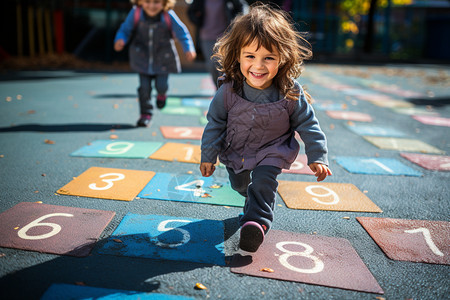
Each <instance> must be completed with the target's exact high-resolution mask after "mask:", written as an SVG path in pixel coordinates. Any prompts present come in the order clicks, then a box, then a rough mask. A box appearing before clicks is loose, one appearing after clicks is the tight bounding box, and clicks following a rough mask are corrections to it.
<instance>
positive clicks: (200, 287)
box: [195, 282, 208, 290]
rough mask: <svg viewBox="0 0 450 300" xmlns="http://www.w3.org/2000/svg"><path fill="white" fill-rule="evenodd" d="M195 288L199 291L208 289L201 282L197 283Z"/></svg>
mask: <svg viewBox="0 0 450 300" xmlns="http://www.w3.org/2000/svg"><path fill="white" fill-rule="evenodd" d="M195 288H196V289H197V290H206V289H208V288H207V287H206V286H204V285H203V284H201V283H199V282H197V283H196V284H195Z"/></svg>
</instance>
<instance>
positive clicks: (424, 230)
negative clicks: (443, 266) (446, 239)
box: [405, 227, 444, 256]
mask: <svg viewBox="0 0 450 300" xmlns="http://www.w3.org/2000/svg"><path fill="white" fill-rule="evenodd" d="M405 232H406V233H422V234H423V237H424V239H425V242H426V243H427V245H428V247H430V249H431V251H433V253H434V254H436V255H438V256H444V253H442V252H441V250H439V249H438V247H436V244H435V243H434V242H433V240H432V239H431V234H430V231H429V230H428V229H427V228H424V227H420V228H417V229H411V230H405Z"/></svg>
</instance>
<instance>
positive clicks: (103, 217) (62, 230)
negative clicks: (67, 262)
mask: <svg viewBox="0 0 450 300" xmlns="http://www.w3.org/2000/svg"><path fill="white" fill-rule="evenodd" d="M115 214H116V213H115V212H113V211H104V210H95V209H84V208H76V207H65V206H56V205H48V204H40V203H32V202H22V203H19V204H17V205H16V206H14V207H12V208H10V209H8V210H7V211H5V212H3V213H1V214H0V247H6V248H16V249H24V250H31V251H38V252H45V253H53V254H62V255H71V256H80V257H81V256H87V255H88V254H89V253H90V252H91V250H92V248H93V247H94V245H95V243H96V241H97V239H98V238H99V236H100V234H101V233H102V232H103V230H104V229H105V227H106V226H107V225H108V224H109V222H111V220H112V218H113V217H114V215H115Z"/></svg>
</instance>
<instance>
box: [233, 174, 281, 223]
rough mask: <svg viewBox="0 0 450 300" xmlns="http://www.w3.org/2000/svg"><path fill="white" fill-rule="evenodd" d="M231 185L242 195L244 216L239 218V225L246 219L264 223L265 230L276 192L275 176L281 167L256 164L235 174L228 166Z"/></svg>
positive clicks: (269, 221)
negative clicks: (250, 169)
mask: <svg viewBox="0 0 450 300" xmlns="http://www.w3.org/2000/svg"><path fill="white" fill-rule="evenodd" d="M227 171H228V175H229V178H230V184H231V187H232V188H233V189H234V190H235V191H237V192H238V193H239V194H241V195H242V196H244V197H245V198H246V199H245V206H244V216H243V217H242V218H241V219H240V220H239V226H242V225H244V223H245V222H247V221H254V222H257V223H259V224H261V225H265V226H266V227H267V230H269V228H270V227H271V225H272V221H273V209H274V206H275V197H276V193H277V187H278V181H277V176H278V175H280V174H281V169H280V168H277V167H274V166H257V167H256V168H255V169H253V170H252V171H244V172H242V173H238V174H236V173H235V172H234V171H233V169H231V168H228V167H227Z"/></svg>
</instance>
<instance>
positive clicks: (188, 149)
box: [183, 147, 194, 160]
mask: <svg viewBox="0 0 450 300" xmlns="http://www.w3.org/2000/svg"><path fill="white" fill-rule="evenodd" d="M183 149H185V150H186V156H185V157H184V159H185V160H191V158H192V155H194V148H192V147H184V148H183Z"/></svg>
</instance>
